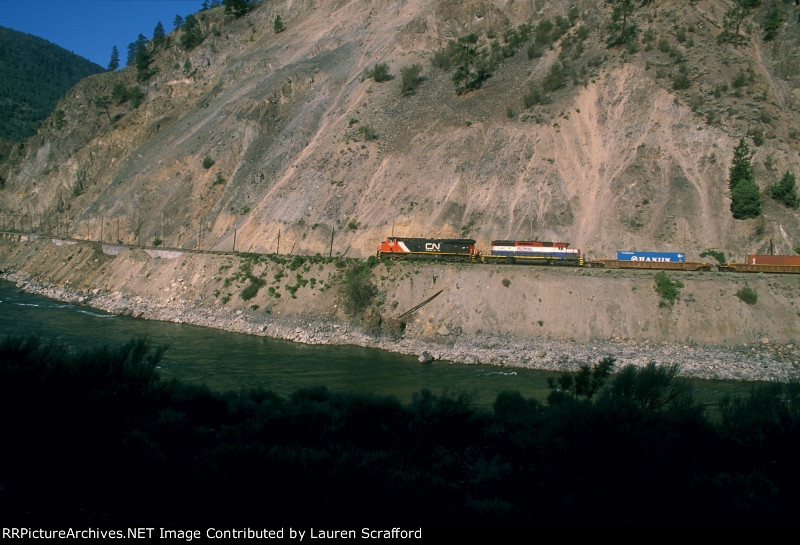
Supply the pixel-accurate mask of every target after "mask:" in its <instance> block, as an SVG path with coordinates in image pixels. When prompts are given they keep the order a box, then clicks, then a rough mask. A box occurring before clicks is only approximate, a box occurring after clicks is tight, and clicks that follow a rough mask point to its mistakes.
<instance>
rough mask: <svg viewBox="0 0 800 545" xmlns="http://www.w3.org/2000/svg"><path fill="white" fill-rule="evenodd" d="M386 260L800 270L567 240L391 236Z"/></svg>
mask: <svg viewBox="0 0 800 545" xmlns="http://www.w3.org/2000/svg"><path fill="white" fill-rule="evenodd" d="M377 257H379V258H383V259H424V260H433V261H456V262H467V263H504V264H528V265H565V266H573V267H595V268H597V267H600V268H614V269H655V270H675V271H678V270H680V271H711V270H713V269H715V268H716V270H718V271H723V272H724V271H728V272H771V273H795V274H800V256H773V255H748V256H747V262H746V263H720V264H718V265H712V264H710V263H705V262H702V261H686V258H685V254H683V253H680V252H636V251H619V252H617V256H616V259H596V260H591V261H587V260H585V259H584V257H583V255H582V254H581V251H580V250H579V249H577V248H570V244H569V243H568V242H542V241H521V240H494V241H492V243H491V246H490V247H489V250H488V251H487V252H481V251H480V250H478V249H477V248H476V246H475V240H473V239H471V238H421V237H420V238H414V237H395V236H391V237H388V238H387V239H386V240H384V241H383V242H381V243H380V245H379V246H378V252H377Z"/></svg>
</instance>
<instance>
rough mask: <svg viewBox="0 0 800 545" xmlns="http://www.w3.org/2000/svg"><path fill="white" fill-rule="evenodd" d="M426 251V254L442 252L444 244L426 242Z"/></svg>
mask: <svg viewBox="0 0 800 545" xmlns="http://www.w3.org/2000/svg"><path fill="white" fill-rule="evenodd" d="M425 251H426V252H441V251H442V243H441V242H426V243H425Z"/></svg>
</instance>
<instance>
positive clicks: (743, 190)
mask: <svg viewBox="0 0 800 545" xmlns="http://www.w3.org/2000/svg"><path fill="white" fill-rule="evenodd" d="M752 158H753V154H752V153H750V147H749V146H748V145H747V142H746V141H745V139H744V138H742V139H740V140H739V145H737V146H736V149H734V150H733V162H732V164H731V168H730V171H729V174H730V175H729V178H728V186H729V187H730V190H731V212H732V213H733V217H734V218H736V219H739V220H744V219H748V218H755V217H757V216H759V215H761V193H760V191H759V188H758V184H756V182H755V179H754V178H753V165H752V162H751V160H752Z"/></svg>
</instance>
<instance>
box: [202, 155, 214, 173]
mask: <svg viewBox="0 0 800 545" xmlns="http://www.w3.org/2000/svg"><path fill="white" fill-rule="evenodd" d="M213 166H214V159H212V158H211V157H209V156H208V155H206V156H205V157H204V158H203V168H204V169H206V170H208V169H209V168H211V167H213Z"/></svg>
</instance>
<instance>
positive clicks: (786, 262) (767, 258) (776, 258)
mask: <svg viewBox="0 0 800 545" xmlns="http://www.w3.org/2000/svg"><path fill="white" fill-rule="evenodd" d="M747 264H748V265H780V266H788V267H800V255H757V254H753V255H748V256H747Z"/></svg>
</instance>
